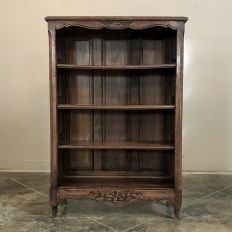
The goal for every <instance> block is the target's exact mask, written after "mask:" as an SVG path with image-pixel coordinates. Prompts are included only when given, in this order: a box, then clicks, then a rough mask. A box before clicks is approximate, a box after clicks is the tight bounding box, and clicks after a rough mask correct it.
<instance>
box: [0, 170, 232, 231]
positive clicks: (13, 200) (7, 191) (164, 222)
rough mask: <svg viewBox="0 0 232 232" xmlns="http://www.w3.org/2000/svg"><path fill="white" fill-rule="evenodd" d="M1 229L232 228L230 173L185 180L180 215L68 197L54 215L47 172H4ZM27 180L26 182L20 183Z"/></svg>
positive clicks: (162, 206)
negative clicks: (65, 203)
mask: <svg viewBox="0 0 232 232" xmlns="http://www.w3.org/2000/svg"><path fill="white" fill-rule="evenodd" d="M0 174H1V175H0V208H1V209H4V210H1V211H0V231H4V232H8V231H10V232H11V231H12V232H13V231H14V232H15V231H32V232H33V231H36V232H37V231H54V232H55V231H102V232H104V231H141V232H142V231H148V232H149V231H152V232H155V231H159V232H166V231H168V232H170V231H171V232H172V231H173V232H182V231H183V232H189V231H191V232H192V231H193V232H211V231H213V232H221V231H223V232H227V231H230V232H231V231H232V223H231V222H232V220H231V215H232V194H231V193H232V186H231V187H230V185H231V183H232V182H231V177H232V176H226V175H221V176H219V175H187V176H184V178H183V207H182V211H181V219H180V220H176V219H173V208H172V207H167V206H166V203H165V202H159V203H155V202H149V201H141V202H136V203H133V204H128V205H126V206H124V207H121V208H112V207H109V206H106V205H104V204H102V203H99V202H96V201H94V200H69V201H68V206H67V207H65V206H64V205H60V207H59V212H58V216H57V217H56V218H52V217H51V209H50V203H49V197H48V195H49V175H48V174H47V173H5V174H2V173H0ZM14 180H16V181H19V182H20V183H23V185H26V186H27V187H28V188H29V189H28V188H27V187H25V186H23V185H22V184H20V183H17V182H16V181H14Z"/></svg>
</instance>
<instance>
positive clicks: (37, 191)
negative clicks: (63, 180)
mask: <svg viewBox="0 0 232 232" xmlns="http://www.w3.org/2000/svg"><path fill="white" fill-rule="evenodd" d="M10 180H12V181H14V182H16V183H18V184H20V185H22V186H24V187H25V188H27V189H29V190H32V191H33V192H36V193H38V194H40V195H42V196H44V197H48V195H46V194H44V193H41V192H39V191H37V190H35V189H33V188H30V187H28V186H26V185H25V184H23V183H21V182H20V181H17V180H15V179H14V178H10Z"/></svg>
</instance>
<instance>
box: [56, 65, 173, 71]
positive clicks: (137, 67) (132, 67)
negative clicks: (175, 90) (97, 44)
mask: <svg viewBox="0 0 232 232" xmlns="http://www.w3.org/2000/svg"><path fill="white" fill-rule="evenodd" d="M56 67H57V68H58V69H76V70H152V69H174V68H176V64H156V65H76V64H57V65H56Z"/></svg>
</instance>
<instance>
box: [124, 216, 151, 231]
mask: <svg viewBox="0 0 232 232" xmlns="http://www.w3.org/2000/svg"><path fill="white" fill-rule="evenodd" d="M152 220H154V217H153V218H150V219H149V220H146V221H144V222H141V223H139V224H137V225H135V226H132V227H130V228H127V229H125V230H122V231H121V232H126V231H129V230H131V229H134V228H136V227H138V226H141V225H143V224H145V223H147V222H150V221H152Z"/></svg>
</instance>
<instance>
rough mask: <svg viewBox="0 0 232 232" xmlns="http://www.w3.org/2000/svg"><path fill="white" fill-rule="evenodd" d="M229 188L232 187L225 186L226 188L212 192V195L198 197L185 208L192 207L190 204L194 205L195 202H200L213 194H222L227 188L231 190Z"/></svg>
mask: <svg viewBox="0 0 232 232" xmlns="http://www.w3.org/2000/svg"><path fill="white" fill-rule="evenodd" d="M231 187H232V185H230V186H227V187H225V188H222V189H219V190H216V191H214V192H212V193H209V194H206V195H204V196H202V197H200V198H198V199H196V200H195V201H193V202H192V203H190V204H187V205H186V206H190V205H192V204H194V203H196V202H197V201H199V200H202V199H204V198H207V197H209V196H212V195H214V194H215V193H220V192H223V191H224V190H226V189H228V188H231Z"/></svg>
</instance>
